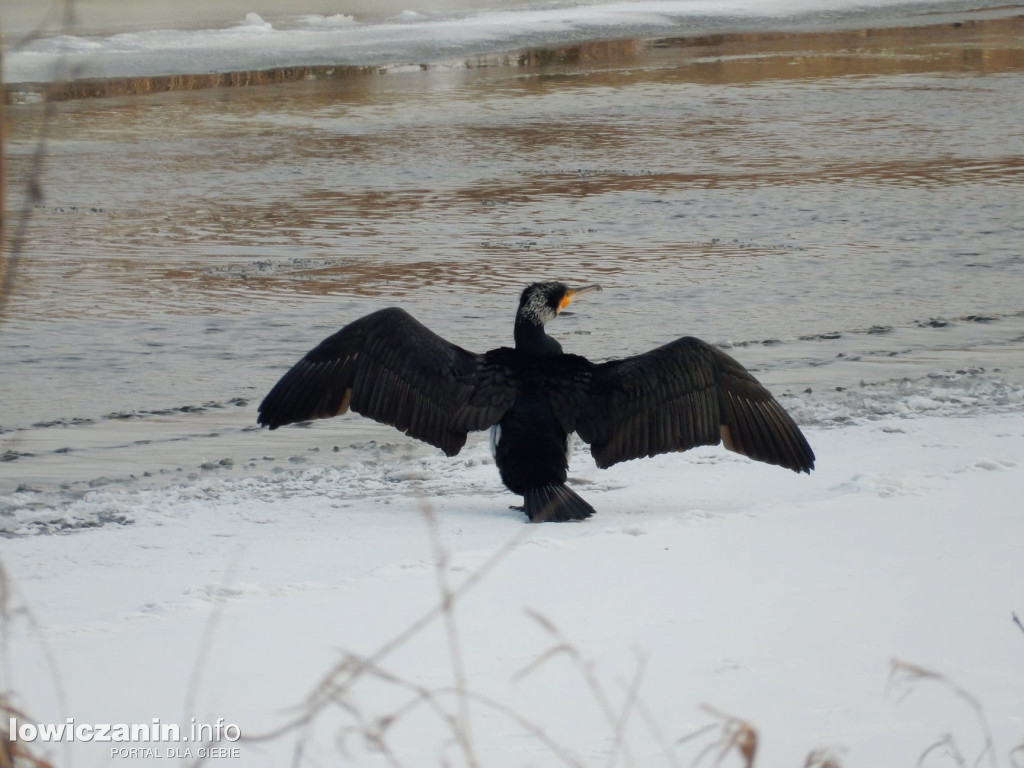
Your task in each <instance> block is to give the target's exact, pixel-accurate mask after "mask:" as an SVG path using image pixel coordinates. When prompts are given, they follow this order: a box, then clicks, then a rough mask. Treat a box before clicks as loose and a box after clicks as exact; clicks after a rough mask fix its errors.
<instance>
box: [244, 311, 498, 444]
mask: <svg viewBox="0 0 1024 768" xmlns="http://www.w3.org/2000/svg"><path fill="white" fill-rule="evenodd" d="M515 396H516V385H515V382H514V380H513V377H512V374H511V372H510V371H509V370H508V369H507V368H505V367H504V366H502V365H501V364H500V363H498V362H497V361H495V360H493V359H492V358H491V357H490V356H487V355H476V354H473V353H472V352H468V351H466V350H465V349H463V348H461V347H459V346H456V345H455V344H452V343H451V342H449V341H446V340H445V339H443V338H442V337H440V336H438V335H437V334H436V333H434V332H433V331H431V330H430V329H429V328H427V327H426V326H425V325H423V324H422V323H420V322H419V321H417V320H416V319H415V318H413V317H412V316H411V315H410V314H408V313H407V312H405V311H404V310H401V309H398V308H394V307H392V308H390V309H382V310H379V311H377V312H374V313H372V314H369V315H367V316H365V317H362V318H360V319H359V320H356V321H354V322H352V323H350V324H349V325H347V326H345V327H344V328H342V329H341V330H340V331H338V332H337V333H335V334H334V335H333V336H330V337H328V338H326V339H324V341H323V342H321V343H320V345H319V346H317V347H316V348H315V349H313V350H311V351H310V352H309V353H308V354H307V355H306V356H305V357H303V358H302V359H301V360H300V361H299V362H298V363H296V364H295V365H294V366H293V367H292V369H291V370H289V371H288V372H287V373H286V374H285V375H284V376H283V377H282V378H281V380H280V381H279V382H278V383H277V384H276V385H275V386H274V388H273V389H272V390H270V393H269V394H268V395H267V396H266V397H265V398H264V399H263V402H262V403H261V404H260V407H259V423H260V424H263V425H265V426H268V427H270V428H271V429H276V428H277V427H280V426H283V425H285V424H292V423H294V422H297V421H307V420H309V419H325V418H330V417H332V416H339V415H341V414H343V413H345V412H346V411H347V410H348V409H349V408H351V409H352V410H353V411H355V412H356V413H360V414H362V415H363V416H368V417H369V418H371V419H374V420H376V421H379V422H382V423H384V424H389V425H391V426H393V427H395V428H397V429H400V430H401V431H403V432H405V434H407V435H410V436H412V437H415V438H418V439H420V440H423V441H425V442H427V443H430V444H431V445H435V446H437V447H438V448H440V449H441V450H443V451H444V452H445V453H446V454H448V455H449V456H454V455H455V454H457V453H458V452H459V451H460V450H461V449H462V446H463V445H464V444H465V442H466V434H467V432H470V431H474V430H480V429H486V428H488V427H490V426H491V425H492V424H494V423H495V422H497V421H498V420H499V419H500V418H501V416H502V415H503V414H504V413H505V411H507V410H508V409H509V408H510V407H511V406H512V403H513V402H514V401H515Z"/></svg>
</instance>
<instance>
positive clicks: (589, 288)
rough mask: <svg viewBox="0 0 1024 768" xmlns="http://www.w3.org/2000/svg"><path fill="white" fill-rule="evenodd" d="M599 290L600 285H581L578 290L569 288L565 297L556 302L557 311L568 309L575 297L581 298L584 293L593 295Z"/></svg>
mask: <svg viewBox="0 0 1024 768" xmlns="http://www.w3.org/2000/svg"><path fill="white" fill-rule="evenodd" d="M600 290H601V286H600V285H583V286H580V287H579V288H570V289H569V290H568V291H566V292H565V296H563V297H562V300H561V301H560V302H558V311H559V312H561V311H562V310H563V309H565V308H566V307H568V306H569V305H570V304H571V303H572V302H573V301H574V300H575V299H576V297H577V296H582V295H583V294H585V293H594V292H596V291H600Z"/></svg>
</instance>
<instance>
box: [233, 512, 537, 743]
mask: <svg viewBox="0 0 1024 768" xmlns="http://www.w3.org/2000/svg"><path fill="white" fill-rule="evenodd" d="M529 533H530V528H529V527H527V526H523V527H522V528H521V529H520V531H519V532H518V533H517V534H516V535H515V536H513V537H512V538H511V539H509V540H508V541H507V542H506V543H505V545H504V546H503V547H502V548H501V549H499V550H497V551H496V552H495V553H494V554H493V555H491V557H490V558H488V560H487V561H486V562H485V563H484V564H483V565H482V566H480V567H479V568H478V569H477V570H475V571H473V572H472V573H471V574H470V575H469V576H467V577H466V579H464V580H463V581H462V582H460V583H459V585H458V586H457V587H455V588H454V589H452V590H451V595H450V597H449V600H448V604H449V605H454V604H455V603H457V602H458V600H460V599H461V598H462V597H463V596H465V595H466V594H467V593H468V592H470V591H471V590H472V589H473V588H474V587H475V586H476V585H477V584H479V583H480V582H481V581H482V580H483V578H484V577H485V576H486V575H487V574H489V573H490V572H491V571H492V570H493V569H494V568H495V567H497V565H498V563H500V562H501V561H502V560H504V559H505V557H507V556H508V554H509V553H510V552H512V551H513V550H514V549H515V548H516V547H517V546H518V544H519V542H520V541H522V539H524V538H525V537H526V536H527V535H529ZM444 610H445V605H444V602H443V601H442V602H440V603H438V604H437V605H435V606H433V607H432V608H430V609H429V610H428V611H426V612H425V613H424V614H423V615H422V616H420V617H419V618H418V619H416V620H415V621H413V622H412V623H410V624H409V625H408V626H407V627H406V628H405V629H404V630H402V631H401V632H399V633H398V634H397V635H395V636H394V637H393V638H391V640H389V641H387V642H386V643H384V644H382V645H381V646H380V647H379V648H378V649H377V650H376V651H374V652H373V653H372V654H371V655H370V656H368V657H366V658H362V659H355V657H353V656H350V655H346V656H345V657H344V658H343V659H342V660H341V661H339V662H338V663H337V664H335V665H334V667H333V668H332V669H331V670H330V671H328V673H327V674H326V675H324V676H323V677H322V678H321V681H320V683H319V684H318V685H317V687H316V688H314V689H313V691H312V692H311V693H310V694H309V696H308V697H307V699H306V702H305V704H304V705H302V707H301V711H300V712H299V714H297V715H296V716H295V717H294V718H292V719H291V720H289V721H287V722H285V723H283V724H282V725H279V726H278V727H277V728H273V729H271V730H269V731H266V732H265V733H262V734H257V735H255V736H250V735H245V736H243V737H242V738H243V739H244V740H246V741H253V742H259V741H268V740H272V739H276V738H279V737H280V736H282V735H284V734H286V733H290V732H292V731H294V730H295V729H296V728H299V727H301V726H302V725H304V724H305V723H308V722H310V721H312V720H313V719H314V718H316V717H317V715H319V714H320V712H321V711H323V709H324V708H325V707H326V706H328V705H329V704H330V703H331V702H332V700H333V696H334V695H336V694H337V693H338V692H339V691H347V690H348V689H350V688H351V687H352V686H353V685H355V684H356V682H358V680H359V679H360V678H362V677H363V676H364V675H366V674H367V673H368V672H369V671H370V670H372V669H374V668H376V667H377V666H378V665H379V664H380V662H382V661H383V660H384V659H386V658H387V657H388V656H390V655H391V654H392V653H394V652H395V651H396V650H398V649H399V648H401V647H402V646H403V645H405V644H406V643H408V642H409V641H410V640H412V639H413V638H414V637H416V636H417V635H418V634H419V633H420V632H422V631H423V630H424V629H426V628H427V627H428V626H430V624H432V623H433V622H434V621H435V620H437V619H438V618H439V617H440V616H442V615H443V613H444Z"/></svg>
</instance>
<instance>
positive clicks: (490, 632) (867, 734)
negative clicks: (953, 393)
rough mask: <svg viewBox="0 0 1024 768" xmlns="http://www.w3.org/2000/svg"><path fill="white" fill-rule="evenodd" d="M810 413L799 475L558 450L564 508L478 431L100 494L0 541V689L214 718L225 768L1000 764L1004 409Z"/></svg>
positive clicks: (55, 750) (139, 760)
mask: <svg viewBox="0 0 1024 768" xmlns="http://www.w3.org/2000/svg"><path fill="white" fill-rule="evenodd" d="M808 437H809V439H810V441H811V443H812V445H813V446H814V448H815V450H816V452H817V455H818V468H817V470H816V471H815V473H814V474H813V475H811V476H810V477H807V476H798V475H795V474H793V473H790V472H786V471H783V470H780V469H778V468H775V467H769V466H764V465H760V464H756V463H753V462H750V461H748V460H746V459H744V458H742V457H738V456H735V455H733V454H730V453H728V452H726V451H724V450H722V449H721V448H717V449H701V450H699V451H694V452H690V453H687V454H682V455H679V454H676V455H668V456H662V457H658V458H656V459H652V460H645V461H637V462H630V463H627V464H624V465H619V466H617V467H614V468H612V469H611V470H608V471H598V470H597V469H595V468H594V466H593V463H592V462H591V461H590V459H589V456H588V455H587V454H585V453H583V452H581V449H578V452H577V455H576V456H575V458H574V462H573V466H572V468H571V475H572V476H574V477H575V478H576V480H577V485H576V488H577V490H578V491H579V492H581V493H582V494H583V495H584V496H585V497H586V498H587V499H588V500H589V501H590V502H591V503H593V504H594V506H595V507H596V508H597V509H598V514H597V516H595V517H594V518H592V519H591V520H588V521H586V522H583V523H577V524H561V525H558V524H544V525H528V524H526V523H524V522H523V518H522V515H521V513H519V512H517V511H515V510H512V509H510V508H509V504H510V503H516V501H517V499H516V497H513V496H511V495H509V494H508V493H506V492H505V491H504V490H503V489H502V488H501V487H500V483H499V481H498V479H497V473H496V471H495V468H494V467H493V465H492V464H491V460H490V457H489V455H488V453H487V448H486V445H485V444H484V443H483V442H482V441H476V442H474V443H471V445H470V446H469V447H468V448H467V449H466V450H465V451H464V452H463V454H461V455H460V456H458V457H456V458H455V459H446V458H444V457H443V456H440V455H436V456H435V455H433V454H430V455H426V456H424V455H422V454H420V455H419V456H418V457H409V456H404V457H403V451H404V449H403V447H402V443H401V439H399V438H397V437H396V447H394V448H393V450H392V452H391V454H393V455H391V454H388V452H387V451H386V450H382V452H381V458H380V459H379V460H376V461H371V462H366V463H362V464H354V465H351V466H349V467H346V468H341V469H322V468H321V469H305V470H302V469H297V470H288V471H281V472H278V473H276V474H274V475H271V476H267V477H263V478H250V479H235V480H223V479H222V480H217V479H211V480H209V481H206V482H202V483H190V484H187V485H182V486H180V487H170V488H167V489H163V490H148V491H129V490H125V489H121V490H107V491H103V490H100V491H96V492H95V493H93V494H91V495H89V496H87V497H86V498H85V499H83V500H82V501H81V502H79V504H80V505H81V506H82V508H83V509H84V508H85V507H90V508H91V511H92V512H95V513H96V514H101V513H102V514H106V515H107V517H106V518H105V519H107V520H116V519H117V517H118V515H123V516H124V517H125V519H126V520H127V519H130V520H131V524H125V525H116V524H112V523H108V524H106V525H103V526H101V527H98V528H97V529H95V530H91V531H89V530H86V531H79V532H76V533H74V534H70V535H54V536H30V537H25V538H17V539H10V540H7V541H6V542H5V544H4V552H3V566H4V569H5V572H6V585H5V586H6V592H7V600H6V611H5V615H4V621H3V630H4V641H5V645H4V650H5V654H4V655H5V658H4V664H5V665H6V670H7V680H8V686H9V687H10V689H11V690H12V691H13V695H12V697H11V703H12V704H14V705H15V706H16V707H18V708H19V709H20V710H21V712H23V713H24V714H25V716H26V717H27V718H28V719H29V720H28V721H29V722H32V723H58V724H59V723H66V721H67V718H74V721H75V723H76V725H77V724H88V725H92V724H101V723H127V724H149V723H151V722H152V721H153V719H154V718H159V719H160V722H161V723H163V724H169V723H175V724H180V727H181V736H182V738H183V739H184V738H187V737H188V735H189V730H188V729H189V727H190V724H191V723H192V722H195V723H199V724H215V723H216V722H217V721H218V718H223V722H224V723H225V724H228V725H235V726H237V729H238V730H239V731H240V732H241V734H242V738H241V739H240V740H238V741H225V740H222V741H221V742H220V743H219V745H217V746H219V747H223V748H229V749H237V750H238V752H237V753H231V752H228V753H214V754H215V755H217V754H227V755H231V754H237V757H235V758H231V759H233V760H234V761H233V762H231V763H229V764H232V765H246V766H250V765H252V766H263V765H265V766H280V765H286V764H289V760H290V759H292V757H293V756H294V755H301V760H300V764H302V765H332V764H338V763H343V759H342V758H343V757H347V758H348V759H349V760H350V764H354V765H387V764H401V765H463V764H478V765H485V766H522V765H533V766H547V765H586V766H590V765H636V766H653V765H691V764H694V763H695V762H696V763H698V764H702V765H711V764H714V761H715V758H716V756H718V755H719V754H720V753H722V752H727V754H726V758H725V761H724V763H723V764H726V765H741V764H743V760H742V756H741V753H740V749H739V747H740V743H741V742H743V740H744V739H745V738H748V737H749V735H750V733H754V734H756V737H757V753H758V755H757V757H758V764H759V765H765V766H775V765H794V766H795V765H804V764H805V759H808V756H809V755H810V753H812V752H814V751H815V750H824V751H823V752H819V753H818V755H817V757H818V758H819V759H824V758H825V757H832V758H834V759H836V760H838V761H839V762H841V764H843V765H848V766H881V765H890V766H897V765H915V764H917V761H918V760H919V758H921V757H922V756H925V758H924V760H923V762H922V763H921V764H923V765H953V764H956V762H957V760H958V759H959V758H958V757H957V755H960V756H962V759H963V760H965V761H966V764H980V765H997V766H1012V765H1019V764H1020V761H1021V752H1022V751H1024V746H1022V743H1024V628H1022V627H1021V626H1020V625H1019V624H1015V622H1014V615H1015V612H1016V613H1017V614H1018V615H1019V614H1021V613H1024V580H1022V579H1021V568H1022V564H1024V557H1022V555H1024V548H1022V544H1021V542H1022V541H1024V516H1022V514H1021V503H1020V495H1021V491H1022V489H1024V415H1021V414H1020V413H1017V412H1007V413H999V412H987V413H986V412H976V413H974V415H970V416H964V417H956V416H949V415H942V416H928V415H917V416H911V417H906V418H897V417H885V418H883V419H880V420H858V421H857V422H855V423H851V424H849V425H847V426H842V427H832V428H824V427H821V428H811V429H809V430H808ZM273 438H274V435H271V434H270V433H262V438H261V439H265V440H268V441H269V440H273ZM384 448H388V446H384ZM79 511H80V512H81V511H82V509H80V510H79ZM446 593H450V594H451V595H452V596H453V597H452V600H451V603H450V610H449V611H447V612H444V611H440V610H438V606H439V605H440V604H442V602H443V595H444V594H446ZM360 658H363V659H366V658H368V659H369V662H368V663H367V664H366V665H365V666H362V667H358V666H356V665H355V663H354V662H355V660H356V659H360ZM918 668H923V670H926V671H927V673H925V672H924V671H923V670H922V669H918ZM932 672H934V674H935V675H936V676H935V677H932V676H931V673H932ZM922 675H923V676H922ZM957 686H959V688H957ZM463 691H464V693H462V692H463ZM975 703H976V704H977V705H978V708H979V709H978V710H977V711H976V710H975V708H974V704H975ZM705 707H706V708H705ZM730 717H732V718H736V720H730V719H729V718H730ZM289 724H292V725H294V727H293V728H291V729H290V730H287V729H286V730H285V731H284V732H283V733H281V734H280V735H278V736H277V737H276V738H271V739H269V740H266V741H258V740H256V739H257V738H258V737H259V736H260V735H261V734H268V733H271V732H273V731H274V730H275V729H277V728H281V727H284V726H287V725H289ZM747 728H749V729H751V730H750V731H748V730H746V729H747ZM374 734H376V736H378V737H379V739H380V741H379V743H376V744H375V743H374V742H373V739H372V736H373V735H374ZM230 735H231V736H232V737H233V736H235V735H236V734H235V732H234V731H233V730H232V731H230ZM688 736H689V737H690V738H685V737H688ZM989 736H990V737H991V742H992V743H991V745H990V748H989V749H988V751H986V739H987V738H989ZM460 739H461V740H460ZM730 739H731V740H733V741H734V742H736V743H735V744H734V746H733V747H729V746H728V745H729V743H730ZM940 742H941V743H940ZM936 745H938V746H936ZM29 746H31V747H32V748H33V749H34V750H36V752H37V754H42V755H46V756H50V757H52V758H53V759H54V760H55V761H56V762H58V763H60V764H63V765H78V766H91V765H105V764H110V763H118V764H126V765H128V764H130V765H155V764H167V762H166V761H167V760H168V757H169V755H175V754H177V755H185V754H186V750H190V751H191V754H192V755H193V756H194V757H195V756H197V755H198V754H199V752H198V745H197V744H196V743H194V742H185V741H181V742H167V741H164V742H138V741H136V742H132V743H97V742H81V741H75V742H73V743H71V742H64V743H61V744H43V743H41V742H40V741H39V740H37V741H36V742H34V743H32V744H30V745H29ZM932 747H935V748H934V749H931V748H932ZM120 748H134V749H144V750H145V749H152V750H154V751H153V752H150V753H146V752H143V753H131V756H128V757H125V756H121V757H118V756H117V755H118V754H121V755H126V754H128V753H118V752H117V751H116V750H118V749H120ZM112 749H114V750H115V751H114V756H113V757H112V752H111V750H112ZM1014 749H1016V750H1017V752H1016V754H1015V756H1014V755H1013V754H1012V753H1013V750H1014ZM929 750H930V751H929ZM926 753H927V754H926ZM468 756H471V757H468ZM223 759H225V758H223V757H214V758H211V759H209V760H208V764H209V763H212V764H221V761H222V760H223ZM975 761H977V763H976V762H975Z"/></svg>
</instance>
